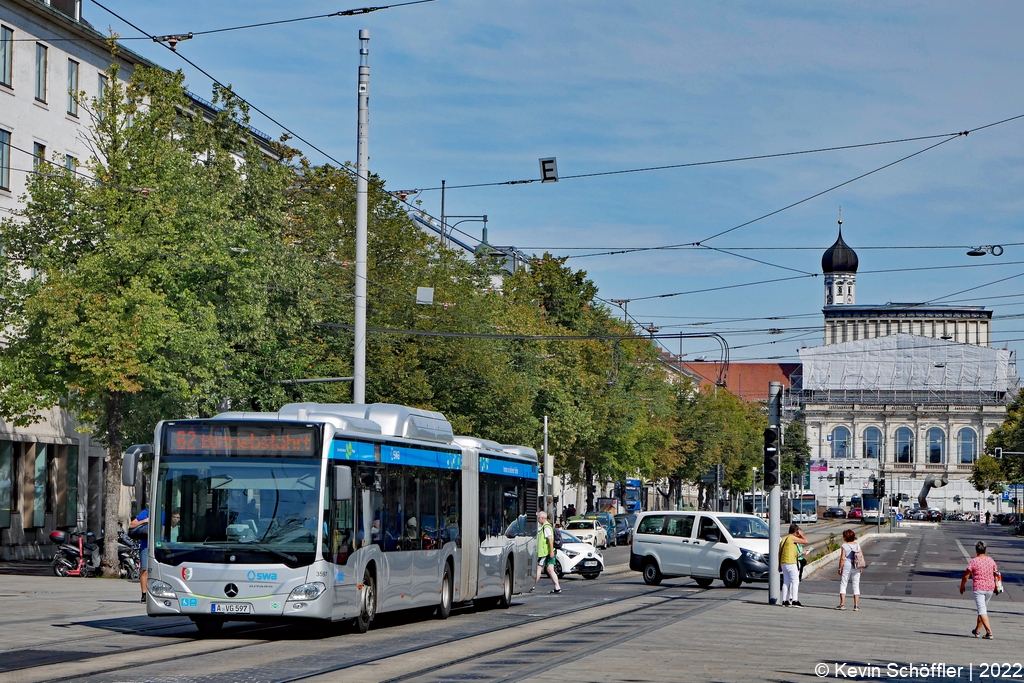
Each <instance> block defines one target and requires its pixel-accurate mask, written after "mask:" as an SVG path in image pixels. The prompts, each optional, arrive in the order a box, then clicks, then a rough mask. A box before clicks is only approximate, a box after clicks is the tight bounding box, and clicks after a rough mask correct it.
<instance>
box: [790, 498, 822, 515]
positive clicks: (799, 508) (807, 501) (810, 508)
mask: <svg viewBox="0 0 1024 683" xmlns="http://www.w3.org/2000/svg"><path fill="white" fill-rule="evenodd" d="M817 511H818V505H817V501H815V499H814V498H794V499H793V512H795V513H796V514H798V515H799V514H808V515H809V514H813V513H816V512H817Z"/></svg>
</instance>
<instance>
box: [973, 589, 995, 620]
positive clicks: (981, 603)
mask: <svg viewBox="0 0 1024 683" xmlns="http://www.w3.org/2000/svg"><path fill="white" fill-rule="evenodd" d="M991 598H992V591H974V604H975V605H977V606H978V616H979V617H983V616H985V615H986V614H988V601H989V600H990V599H991Z"/></svg>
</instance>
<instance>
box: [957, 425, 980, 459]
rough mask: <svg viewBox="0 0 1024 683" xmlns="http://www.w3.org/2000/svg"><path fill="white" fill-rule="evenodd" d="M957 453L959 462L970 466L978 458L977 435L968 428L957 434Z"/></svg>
mask: <svg viewBox="0 0 1024 683" xmlns="http://www.w3.org/2000/svg"><path fill="white" fill-rule="evenodd" d="M956 439H957V451H959V456H960V462H962V463H964V464H971V463H973V462H974V461H975V459H976V458H977V457H978V435H977V434H976V433H975V432H974V430H973V429H971V428H970V427H964V428H963V429H961V430H960V433H959V434H957V437H956Z"/></svg>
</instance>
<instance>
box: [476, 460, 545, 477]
mask: <svg viewBox="0 0 1024 683" xmlns="http://www.w3.org/2000/svg"><path fill="white" fill-rule="evenodd" d="M480 473H481V474H502V475H505V476H506V477H519V478H520V479H536V478H537V466H536V465H528V464H526V463H524V462H512V461H509V460H498V459H497V458H486V457H484V456H482V455H481V456H480Z"/></svg>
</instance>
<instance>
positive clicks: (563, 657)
mask: <svg viewBox="0 0 1024 683" xmlns="http://www.w3.org/2000/svg"><path fill="white" fill-rule="evenodd" d="M808 527H809V530H810V531H811V533H812V534H814V535H815V536H816V537H822V538H824V537H827V535H828V534H829V533H833V532H834V531H835V528H839V529H841V528H845V525H843V524H835V523H831V524H826V525H821V526H815V525H808ZM855 528H856V525H855ZM861 528H862V527H861ZM902 531H904V532H905V533H906V537H900V538H890V539H885V540H881V541H876V542H871V543H866V544H865V551H866V554H867V557H868V560H869V566H868V568H867V570H866V571H865V574H864V579H863V583H862V589H863V593H864V601H865V610H864V612H862V613H861V615H857V616H856V617H854V616H853V615H850V614H848V613H847V614H846V615H844V616H843V619H844V621H843V622H842V623H843V624H844V626H843V631H840V632H838V633H836V632H833V631H832V630H831V629H832V627H833V624H834V620H835V619H836V618H837V616H835V615H836V613H835V612H834V611H832V610H831V607H832V606H834V604H835V597H834V595H835V592H836V591H837V580H838V577H837V576H835V572H834V568H829V567H826V568H825V569H823V570H822V571H821V572H819V573H818V574H816V575H815V576H814V577H813V578H811V579H810V580H807V581H805V582H804V583H803V584H802V586H801V601H802V602H803V603H804V604H807V605H808V606H809V607H810V608H811V609H807V610H792V609H783V608H781V607H770V606H768V605H767V589H766V587H765V586H764V585H763V584H761V585H756V584H755V585H747V586H744V587H742V588H741V589H738V590H726V589H723V588H722V587H721V584H720V583H718V582H716V584H715V585H714V586H713V587H712V588H711V589H709V590H702V589H700V588H699V587H698V586H697V585H696V584H695V583H693V582H692V581H690V580H686V579H683V580H667V581H665V582H664V584H663V585H661V586H658V587H651V586H646V585H644V584H643V582H642V580H641V579H640V576H639V574H636V573H634V572H630V571H629V570H628V569H627V568H626V567H625V563H626V562H628V555H629V549H628V547H619V548H610V549H608V551H607V552H606V553H605V556H606V561H607V566H608V567H609V570H608V571H607V572H606V573H605V574H604V575H602V576H601V577H600V578H599V579H597V580H596V581H585V580H583V579H579V578H575V577H567V578H566V579H565V581H564V582H563V592H562V594H560V595H549V594H548V593H547V592H546V590H547V589H548V588H549V587H550V584H549V583H547V581H546V580H544V582H542V584H541V590H540V591H538V592H537V593H534V594H527V595H520V596H516V598H515V600H514V604H513V606H512V607H511V608H510V609H508V610H498V609H494V610H477V609H475V608H474V607H472V606H465V607H460V608H457V609H455V610H454V612H453V614H452V616H451V618H450V619H448V620H447V621H439V620H437V619H434V618H431V616H430V615H428V614H426V613H424V612H422V611H420V612H411V613H402V614H398V615H382V616H381V617H379V618H378V620H376V621H375V622H374V627H373V628H372V629H371V631H370V632H369V633H367V634H365V635H359V634H355V633H352V632H350V631H348V630H347V629H345V628H344V627H334V626H326V625H316V626H311V627H308V628H302V627H297V626H295V625H288V626H274V625H265V624H236V625H232V626H230V627H227V628H225V630H224V631H223V632H222V633H221V634H219V635H218V636H216V637H213V638H207V639H202V638H199V637H198V636H197V634H196V632H195V629H194V628H193V626H192V625H191V623H190V622H188V621H187V620H184V619H159V620H158V619H150V618H148V617H146V616H144V612H143V607H142V606H141V605H139V604H137V603H136V602H135V600H134V597H135V595H136V591H137V590H138V586H137V585H133V584H128V583H126V582H120V581H103V580H81V579H57V578H52V577H51V578H46V577H12V576H3V577H0V600H2V604H3V611H2V614H0V683H5V682H6V681H12V682H13V681H17V682H18V683H30V682H34V681H71V680H74V681H97V682H100V681H102V682H109V683H113V682H115V681H125V682H127V681H161V682H163V681H166V682H168V683H171V682H177V681H202V682H209V683H220V682H228V681H230V682H232V683H234V682H235V681H254V682H258V683H263V682H265V683H284V682H285V681H297V680H313V681H360V683H367V682H369V681H439V680H441V681H456V680H460V681H461V680H479V681H498V680H500V681H519V680H531V681H549V680H550V681H555V680H557V681H594V680H601V681H678V680H701V681H706V680H797V679H799V680H815V677H814V676H813V675H812V673H811V672H812V668H813V666H814V662H815V661H817V659H820V658H821V656H822V655H823V654H830V652H831V650H836V651H837V652H838V651H841V650H842V649H843V648H847V647H851V648H852V647H853V645H854V643H856V649H857V651H858V655H859V656H861V657H863V658H869V657H881V656H885V655H888V656H890V657H892V656H894V655H893V652H894V650H893V648H895V652H899V651H900V648H904V647H908V648H909V647H911V646H913V648H914V650H913V656H914V657H915V658H921V657H926V656H932V655H934V656H933V657H932V658H933V659H934V661H940V659H939V658H941V657H949V656H951V655H950V653H951V652H955V651H956V649H955V648H963V647H974V646H975V644H977V643H979V641H975V640H974V639H973V638H969V636H967V635H966V634H967V633H968V631H969V628H970V621H971V614H972V611H971V610H972V603H970V601H969V600H967V599H966V598H962V597H961V596H959V594H958V593H957V586H958V583H959V576H960V573H961V572H962V571H963V567H964V566H965V565H966V561H967V559H966V557H965V552H966V553H967V554H972V555H973V545H974V542H975V541H976V540H978V539H979V538H984V539H985V540H986V541H987V542H988V543H989V545H990V547H991V548H992V555H993V557H995V559H996V560H997V562H999V563H1000V565H1001V568H1002V569H1003V572H1004V577H1005V579H1006V583H1007V586H1008V591H1007V594H1006V595H1005V596H1000V598H999V599H998V601H997V602H998V607H997V608H998V609H999V610H1002V611H1001V612H1000V613H998V614H995V615H994V617H993V622H994V624H996V625H997V628H1000V629H1002V630H1001V631H1000V634H1004V633H1005V634H1006V640H1000V641H999V642H998V643H996V644H992V643H985V645H986V646H988V647H989V648H990V650H988V651H989V652H990V653H1000V656H1001V657H1012V656H1014V655H1013V653H1014V652H1018V653H1019V652H1021V651H1024V636H1016V635H1014V634H1019V633H1022V628H1021V627H1022V626H1024V613H1022V612H1021V609H1020V608H1021V603H1022V602H1024V587H1022V583H1021V582H1022V577H1024V566H1022V557H1024V552H1022V551H1024V540H1022V539H1015V538H1013V537H1010V536H1009V535H1008V533H1007V530H1006V529H1005V528H1003V529H998V528H992V529H985V528H984V527H979V526H978V525H968V524H962V523H943V524H942V525H927V526H920V527H912V528H911V527H907V528H905V529H903V530H902ZM961 547H962V548H963V551H962V550H961ZM814 608H817V609H814ZM856 619H860V620H861V621H863V622H864V623H863V624H859V622H857V621H855V620H856ZM878 623H881V624H885V626H883V627H882V628H878V627H876V626H874V625H875V624H878ZM780 628H781V629H782V631H780V630H779V629H780ZM792 628H795V629H797V631H795V632H794V633H800V634H801V635H800V637H799V639H798V640H797V641H795V642H798V643H800V644H801V646H806V647H803V649H801V647H796V649H793V648H791V647H789V646H788V645H787V643H792V642H794V641H792V640H791V639H792V636H790V635H787V629H792ZM892 630H896V631H898V632H899V633H900V637H899V638H897V639H895V640H894V639H893V638H891V637H890V631H892ZM940 636H941V637H940ZM1013 638H1017V640H1013ZM965 639H969V642H968V640H965ZM833 640H834V642H833ZM1018 641H1020V642H1018ZM950 648H953V649H952V650H951V649H950ZM964 651H965V652H966V651H967V650H964ZM909 656H910V655H908V658H909ZM962 656H963V657H967V656H968V655H962ZM1017 659H1021V657H1019V656H1018V657H1017ZM805 660H806V661H805ZM915 661H916V660H915ZM941 661H950V660H949V659H948V658H947V659H946V660H941ZM965 661H966V660H965ZM695 662H696V663H699V664H700V667H699V668H697V669H695V668H694V666H695ZM780 672H781V673H780ZM787 672H788V673H787ZM965 680H966V679H965Z"/></svg>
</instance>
